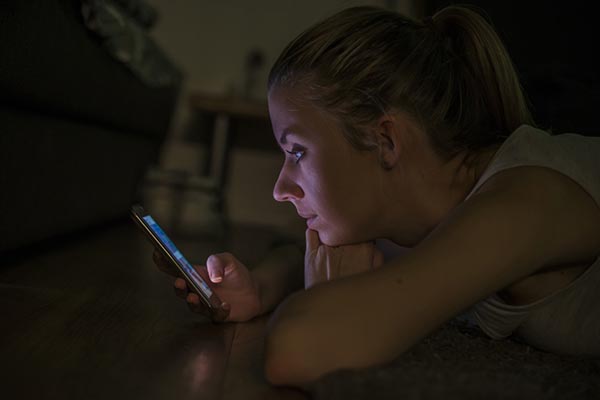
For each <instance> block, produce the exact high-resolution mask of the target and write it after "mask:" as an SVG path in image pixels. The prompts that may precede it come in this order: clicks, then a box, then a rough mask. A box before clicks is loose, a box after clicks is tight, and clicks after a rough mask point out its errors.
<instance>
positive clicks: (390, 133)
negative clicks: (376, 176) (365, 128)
mask: <svg viewBox="0 0 600 400" xmlns="http://www.w3.org/2000/svg"><path fill="white" fill-rule="evenodd" d="M400 131H401V130H400V129H399V126H398V119H397V118H396V117H395V116H393V115H383V116H382V117H381V118H380V119H379V121H378V123H377V128H376V131H375V138H376V141H377V147H378V151H379V162H380V163H381V166H382V167H383V168H384V169H386V170H391V169H393V168H394V166H396V164H397V163H398V161H399V160H400V151H401V142H400Z"/></svg>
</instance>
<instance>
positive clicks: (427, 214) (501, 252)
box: [157, 6, 600, 385]
mask: <svg viewBox="0 0 600 400" xmlns="http://www.w3.org/2000/svg"><path fill="white" fill-rule="evenodd" d="M268 101H269V113H270V116H271V121H272V125H273V132H274V135H275V139H276V140H277V142H278V143H279V144H280V146H281V148H282V150H283V151H284V152H285V161H284V164H283V166H282V168H281V172H280V175H279V178H278V180H277V183H276V185H275V189H274V193H273V194H274V197H275V199H276V200H278V201H289V202H291V203H293V205H294V206H295V207H296V210H297V212H298V214H299V215H300V216H301V217H302V218H306V220H307V230H306V252H305V258H304V279H305V287H306V290H303V291H298V292H296V293H295V294H293V295H291V296H289V297H288V298H287V300H286V301H284V302H283V304H281V306H279V307H278V308H277V310H276V311H275V313H274V315H273V316H272V319H271V321H270V325H269V333H268V335H267V340H266V366H265V371H266V376H267V378H268V379H269V380H270V382H272V383H274V384H291V385H302V384H305V383H307V382H310V381H313V380H315V379H316V378H318V377H320V376H322V375H324V374H326V373H328V372H331V371H333V370H336V369H339V368H361V367H369V366H373V365H377V364H381V363H385V362H388V361H390V360H392V359H394V358H395V357H397V356H398V355H399V354H401V353H402V352H403V351H405V350H407V349H408V348H409V347H410V346H411V345H412V344H414V343H415V342H417V341H418V340H420V339H421V338H423V337H424V336H426V335H427V334H428V333H430V332H431V331H432V330H434V329H435V328H436V327H438V326H439V325H440V324H442V323H444V322H445V321H447V320H449V319H451V318H453V317H454V316H456V315H458V314H461V313H462V312H464V311H465V310H470V312H471V315H472V318H473V319H474V321H475V322H477V323H478V324H479V326H480V327H481V328H482V329H483V331H485V332H486V333H487V334H489V335H490V336H491V337H493V338H504V337H507V336H509V335H512V334H515V335H517V336H518V337H520V338H521V339H522V340H524V341H525V342H527V343H529V344H531V345H533V346H536V347H538V348H540V349H545V350H548V351H553V352H558V353H568V354H581V355H598V354H600V291H599V290H598V288H599V287H600V261H598V256H599V255H600V209H599V204H600V139H592V138H586V137H583V136H579V135H574V134H563V135H556V136H551V135H549V134H548V133H546V132H544V131H542V130H539V129H537V128H535V127H533V122H532V121H531V118H530V114H529V112H528V109H527V105H526V101H525V98H524V95H523V93H522V90H521V87H520V85H519V82H518V79H517V75H516V73H515V71H514V68H513V66H512V63H511V61H510V59H509V57H508V55H507V53H506V51H505V49H504V48H503V46H502V44H501V42H500V40H499V38H498V37H497V35H496V34H495V32H494V31H493V29H492V28H491V27H490V25H489V24H488V23H487V22H486V21H485V20H484V19H483V18H482V17H481V16H480V15H479V14H478V13H476V12H474V11H472V10H471V9H468V8H464V7H454V6H453V7H447V8H445V9H442V10H441V11H439V12H438V13H436V14H435V15H434V16H433V17H432V18H428V19H426V20H424V21H414V20H411V19H409V18H406V17H404V16H401V15H398V14H397V13H394V12H391V11H386V10H382V9H376V8H370V7H357V8H351V9H347V10H345V11H342V12H340V13H338V14H336V15H334V16H332V17H330V18H328V19H326V20H324V21H322V22H320V23H318V24H317V25H315V26H313V27H312V28H310V29H308V30H307V31H305V32H304V33H302V34H301V35H300V36H299V37H297V38H296V39H295V40H294V41H293V42H291V43H290V44H289V45H288V47H287V48H286V49H285V50H284V51H283V53H282V54H281V56H280V57H279V59H278V60H277V61H276V63H275V65H274V66H273V68H272V70H271V74H270V78H269V96H268ZM376 239H387V240H389V241H391V242H393V243H395V244H397V245H399V246H403V247H409V248H410V251H408V252H407V253H406V254H404V255H402V256H401V257H397V258H394V259H392V260H389V261H387V262H385V263H383V262H382V261H383V260H382V255H381V253H380V251H379V250H378V249H377V246H376V245H375V240H376ZM299 258H300V256H299V254H298V252H297V250H294V249H293V248H291V247H282V248H279V249H277V251H276V252H275V253H274V254H273V255H272V257H271V258H270V259H269V260H267V262H266V264H265V265H264V266H261V267H258V268H256V269H253V270H252V271H251V272H250V271H249V270H248V269H247V268H246V267H245V266H244V265H243V264H242V263H241V262H239V261H238V260H237V259H236V258H235V257H234V256H233V255H231V254H219V255H214V256H211V257H210V258H209V259H208V260H207V262H206V266H201V267H198V269H199V270H200V272H201V273H203V274H205V276H209V277H210V280H211V282H212V283H213V286H214V290H215V291H216V292H217V294H218V295H219V296H220V298H221V299H223V300H224V301H225V304H224V305H223V312H224V315H225V317H224V319H225V320H231V321H244V320H248V319H250V318H252V317H254V316H256V315H258V314H261V313H263V312H267V311H270V310H271V309H273V308H274V307H275V305H276V304H277V303H278V302H279V301H280V300H281V299H282V298H284V297H285V296H286V295H287V294H288V293H289V292H291V291H293V290H294V289H295V288H296V287H298V286H300V283H299V282H300V281H301V276H302V275H301V270H302V263H301V262H294V261H290V260H298V259H299ZM282 260H287V261H282ZM157 263H158V264H161V262H160V259H157ZM299 271H300V272H299ZM175 285H176V288H178V291H179V293H180V295H181V296H182V297H185V298H186V299H187V301H188V302H189V303H190V304H191V305H192V307H193V308H194V309H196V310H197V311H200V312H202V310H201V309H200V308H199V306H198V304H199V302H198V298H197V296H195V295H194V294H188V293H187V292H186V288H185V283H184V282H183V280H181V279H178V280H177V281H176V282H175Z"/></svg>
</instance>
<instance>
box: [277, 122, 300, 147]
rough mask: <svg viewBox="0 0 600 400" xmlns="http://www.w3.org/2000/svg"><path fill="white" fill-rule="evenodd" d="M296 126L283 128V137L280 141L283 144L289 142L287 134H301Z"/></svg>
mask: <svg viewBox="0 0 600 400" xmlns="http://www.w3.org/2000/svg"><path fill="white" fill-rule="evenodd" d="M295 128H296V127H295V126H290V127H287V128H285V129H284V130H283V132H282V133H281V137H280V138H279V143H281V144H287V136H288V135H293V136H299V135H298V133H297V131H296V129H295Z"/></svg>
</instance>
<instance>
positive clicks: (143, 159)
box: [0, 0, 179, 252]
mask: <svg viewBox="0 0 600 400" xmlns="http://www.w3.org/2000/svg"><path fill="white" fill-rule="evenodd" d="M81 7H82V5H81V2H80V1H78V0H60V1H59V0H55V1H47V0H11V1H4V2H0V252H6V251H9V250H11V251H14V249H16V248H19V247H21V246H24V245H28V244H32V243H37V242H40V241H43V240H44V239H47V238H51V237H57V236H61V235H64V234H67V233H72V232H77V231H80V230H82V229H84V228H89V227H93V226H97V225H100V224H103V223H106V222H108V221H112V220H116V219H119V218H122V217H124V216H126V215H127V212H128V209H129V206H130V204H131V203H132V202H134V201H136V197H137V188H138V185H139V184H140V182H141V179H142V177H143V175H144V172H145V170H146V168H147V167H148V166H149V164H151V163H153V162H155V161H156V159H157V154H158V149H159V146H160V145H161V143H162V141H163V140H164V137H165V134H166V132H167V129H168V126H169V122H170V118H171V115H172V111H173V108H174V105H175V102H176V98H177V95H178V91H179V84H178V83H175V84H171V85H167V86H164V85H163V86H160V87H152V86H149V85H147V84H145V83H143V82H142V80H140V79H139V78H138V77H136V76H135V74H134V73H132V71H131V70H130V69H128V68H127V67H126V65H125V64H123V63H122V62H119V61H118V60H116V59H115V58H114V57H112V56H111V55H110V54H109V52H108V51H107V50H106V48H105V47H104V46H103V40H102V38H101V37H99V36H98V35H95V34H94V32H92V31H90V30H88V29H87V28H86V26H85V25H84V23H83V18H82V11H81Z"/></svg>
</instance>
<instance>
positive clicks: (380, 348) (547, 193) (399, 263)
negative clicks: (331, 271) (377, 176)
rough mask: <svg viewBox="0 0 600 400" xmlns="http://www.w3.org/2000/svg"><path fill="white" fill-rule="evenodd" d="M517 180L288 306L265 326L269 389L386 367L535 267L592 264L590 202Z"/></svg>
mask: <svg viewBox="0 0 600 400" xmlns="http://www.w3.org/2000/svg"><path fill="white" fill-rule="evenodd" d="M515 170H520V168H515V169H513V170H510V172H509V171H507V172H506V173H500V174H498V175H497V176H496V177H495V178H492V179H493V181H490V184H488V185H486V186H487V187H486V189H485V190H483V189H482V191H481V192H480V193H478V194H477V195H475V196H473V197H472V198H471V199H470V200H469V201H468V203H463V204H461V205H459V206H458V207H457V208H456V209H455V210H454V211H453V213H452V215H450V216H449V217H448V218H447V219H446V220H445V221H444V223H443V224H441V225H440V226H438V227H437V228H436V229H435V231H433V232H432V233H431V234H430V235H429V236H428V238H427V239H425V240H424V241H423V242H422V243H421V244H419V245H418V246H417V247H415V248H414V249H412V250H411V251H410V252H408V253H407V254H405V255H404V256H403V257H400V258H398V259H396V260H393V261H391V262H390V263H388V264H387V265H384V266H382V267H381V268H379V269H376V270H373V271H372V272H369V273H362V274H359V275H355V276H350V277H347V278H342V279H339V280H336V281H333V282H328V283H325V284H322V285H318V286H315V287H314V288H311V289H309V290H307V291H304V292H301V293H298V294H295V295H293V296H291V297H290V298H288V300H287V301H285V302H284V303H283V304H282V305H281V307H280V308H279V309H278V310H277V311H276V312H275V314H274V316H273V319H272V320H271V323H270V332H269V333H268V336H267V341H266V365H265V372H266V376H267V379H268V380H269V381H270V382H271V383H273V384H286V385H303V384H306V383H308V382H311V381H313V380H315V379H317V378H318V377H320V376H322V375H324V374H326V373H328V372H331V371H333V370H336V369H340V368H363V367H369V366H373V365H377V364H381V363H385V362H388V361H391V360H392V359H394V358H395V357H397V356H398V355H399V354H400V353H402V352H403V351H405V350H407V349H408V348H409V347H410V346H411V345H413V344H414V343H415V342H417V341H418V340H420V339H421V338H423V337H424V336H426V335H427V334H429V333H430V332H432V331H433V330H434V329H435V328H437V327H438V326H439V325H440V324H442V323H444V322H445V321H447V320H448V319H450V318H452V317H453V316H454V315H456V314H458V313H459V312H461V311H463V310H464V309H465V308H467V307H469V306H470V305H472V304H474V303H476V302H477V301H479V300H481V299H483V298H485V297H486V296H488V295H490V294H491V293H494V292H496V291H498V290H500V289H502V288H504V287H506V286H507V285H509V284H510V283H512V282H515V281H517V280H519V279H522V278H524V277H526V276H528V275H530V274H532V273H534V272H535V271H536V270H538V269H540V268H541V267H542V266H544V265H548V264H549V263H554V262H557V261H560V260H566V259H569V258H573V257H582V258H585V257H587V256H588V255H587V254H585V253H590V254H592V253H594V252H595V254H598V249H599V247H600V243H599V238H600V232H599V229H600V228H599V226H600V223H599V222H600V213H599V212H598V208H597V207H596V205H595V204H594V203H593V201H592V200H591V198H589V196H588V197H586V194H585V192H583V191H582V190H581V188H579V187H578V186H577V185H575V184H574V183H572V182H571V181H568V182H567V181H565V178H564V177H561V178H560V179H559V180H557V178H556V175H555V174H556V173H554V172H551V171H550V170H543V169H540V168H534V169H533V171H532V170H531V168H530V169H527V170H526V171H515ZM514 174H519V177H518V179H516V178H515V176H514ZM553 174H554V175H553ZM590 207H591V208H590ZM593 207H595V209H594V208H593ZM586 210H587V211H586ZM590 212H592V214H590ZM593 212H596V213H595V214H593ZM590 216H592V217H593V218H590Z"/></svg>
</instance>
